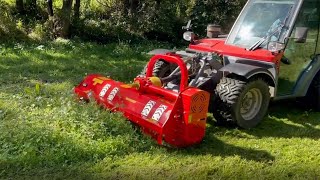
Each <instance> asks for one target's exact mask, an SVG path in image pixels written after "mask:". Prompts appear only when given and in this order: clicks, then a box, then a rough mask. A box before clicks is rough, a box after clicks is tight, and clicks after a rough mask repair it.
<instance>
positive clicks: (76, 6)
mask: <svg viewBox="0 0 320 180" xmlns="http://www.w3.org/2000/svg"><path fill="white" fill-rule="evenodd" d="M79 18H80V0H76V2H75V4H74V19H75V21H78V20H79Z"/></svg>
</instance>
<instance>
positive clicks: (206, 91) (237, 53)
mask: <svg viewBox="0 0 320 180" xmlns="http://www.w3.org/2000/svg"><path fill="white" fill-rule="evenodd" d="M184 28H185V29H186V32H185V33H184V39H185V40H187V41H190V45H189V47H188V48H186V49H185V50H182V51H172V50H164V49H158V50H153V51H151V52H150V54H153V55H154V56H153V57H152V58H151V60H150V62H149V63H148V65H147V67H146V68H145V69H146V75H145V76H144V75H143V76H141V77H137V78H136V79H135V80H134V83H132V84H123V83H120V82H116V81H113V80H111V79H109V78H105V77H102V76H100V75H90V76H88V77H87V78H86V79H85V80H84V81H83V82H82V83H81V84H80V85H79V86H77V87H76V88H75V92H76V93H77V94H78V95H79V96H80V97H81V98H82V99H85V100H88V99H90V97H93V98H94V99H95V100H96V101H97V102H98V103H99V104H101V105H103V106H105V107H106V108H108V109H111V110H114V111H120V112H123V114H124V115H125V117H127V118H128V119H129V120H131V121H132V122H134V123H136V124H138V125H140V126H141V127H142V130H143V131H144V132H146V133H147V134H149V135H151V136H152V137H154V138H155V139H157V141H158V143H159V144H162V143H163V141H165V142H167V143H168V144H170V145H173V146H177V147H183V146H188V145H192V144H195V143H199V142H200V141H201V140H202V138H203V136H204V132H205V123H206V114H207V112H208V109H209V111H211V112H212V113H213V115H214V117H215V119H216V120H217V122H218V123H219V124H229V125H237V126H239V127H242V128H252V127H254V126H256V125H257V124H258V123H259V122H260V121H261V120H262V119H263V117H264V116H265V114H266V112H267V109H268V106H269V102H270V100H280V99H288V98H298V97H303V98H304V99H306V101H305V102H306V103H307V105H311V106H312V107H313V108H314V109H316V110H320V71H319V70H320V55H319V54H318V53H319V52H320V44H319V41H320V38H319V35H320V1H319V0H249V1H248V2H247V4H246V6H245V7H244V9H243V10H242V12H241V14H240V15H239V17H238V19H237V20H236V22H235V24H234V26H233V28H232V29H231V31H230V33H229V34H228V36H219V35H218V34H217V30H218V29H219V28H218V27H217V26H212V25H211V26H208V32H207V36H208V38H206V39H197V38H196V36H195V34H194V33H193V32H192V31H191V29H192V25H191V22H189V23H188V25H187V26H186V27H184ZM208 107H209V108H208Z"/></svg>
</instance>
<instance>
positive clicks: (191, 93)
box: [74, 74, 209, 147]
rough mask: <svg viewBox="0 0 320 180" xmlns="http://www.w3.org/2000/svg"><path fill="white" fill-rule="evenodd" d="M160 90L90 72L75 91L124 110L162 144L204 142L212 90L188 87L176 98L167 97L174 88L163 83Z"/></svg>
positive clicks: (187, 144)
mask: <svg viewBox="0 0 320 180" xmlns="http://www.w3.org/2000/svg"><path fill="white" fill-rule="evenodd" d="M148 87H150V88H153V89H157V88H158V89H159V91H160V92H162V93H163V94H162V95H161V93H153V91H148V90H144V91H143V92H141V91H139V90H138V89H137V88H136V87H133V86H132V85H130V84H124V83H121V82H118V81H114V80H112V79H110V78H107V77H103V76H101V75H98V74H94V75H89V76H87V77H86V78H85V79H84V80H83V81H82V82H81V83H80V84H79V85H78V86H77V87H75V89H74V91H75V93H76V94H77V95H78V97H79V98H80V99H83V100H86V101H89V100H91V99H94V100H95V101H96V102H97V103H98V104H99V105H101V106H103V107H105V108H107V109H109V110H111V111H119V112H122V113H123V115H124V116H125V117H126V118H127V119H129V120H130V121H132V122H133V123H135V124H137V125H139V126H140V127H141V129H142V130H143V131H144V132H145V133H147V134H149V135H151V136H152V137H153V138H154V139H156V140H157V142H158V143H159V144H163V140H164V141H166V142H167V143H168V144H170V145H171V146H175V147H185V146H189V145H192V144H195V143H199V142H201V140H202V139H203V137H204V133H205V124H206V114H207V111H208V103H209V93H207V92H205V91H202V90H199V89H197V88H187V89H186V90H184V91H183V92H181V93H180V94H178V93H177V95H176V99H172V98H166V96H165V93H166V92H167V91H168V92H167V93H170V94H171V95H172V91H170V90H165V89H163V88H161V87H152V85H148ZM169 91H170V92H169Z"/></svg>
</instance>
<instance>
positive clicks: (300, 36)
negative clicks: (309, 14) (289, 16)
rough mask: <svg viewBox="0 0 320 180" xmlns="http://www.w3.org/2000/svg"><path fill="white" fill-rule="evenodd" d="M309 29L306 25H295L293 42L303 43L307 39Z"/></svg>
mask: <svg viewBox="0 0 320 180" xmlns="http://www.w3.org/2000/svg"><path fill="white" fill-rule="evenodd" d="M308 31H309V29H308V28H307V27H296V32H295V34H294V39H295V40H294V42H296V43H305V42H306V41H307V37H308Z"/></svg>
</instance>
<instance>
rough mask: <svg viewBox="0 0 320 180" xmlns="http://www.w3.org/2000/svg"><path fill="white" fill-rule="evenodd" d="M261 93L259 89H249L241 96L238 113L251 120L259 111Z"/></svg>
mask: <svg viewBox="0 0 320 180" xmlns="http://www.w3.org/2000/svg"><path fill="white" fill-rule="evenodd" d="M261 105H262V93H261V91H260V90H259V89H257V88H253V89H250V90H249V91H248V92H247V93H246V94H245V95H244V97H243V98H242V101H241V107H240V114H241V116H242V118H243V119H244V120H246V121H249V120H252V119H253V118H254V117H255V116H256V115H257V114H258V113H259V111H260V109H261Z"/></svg>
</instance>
